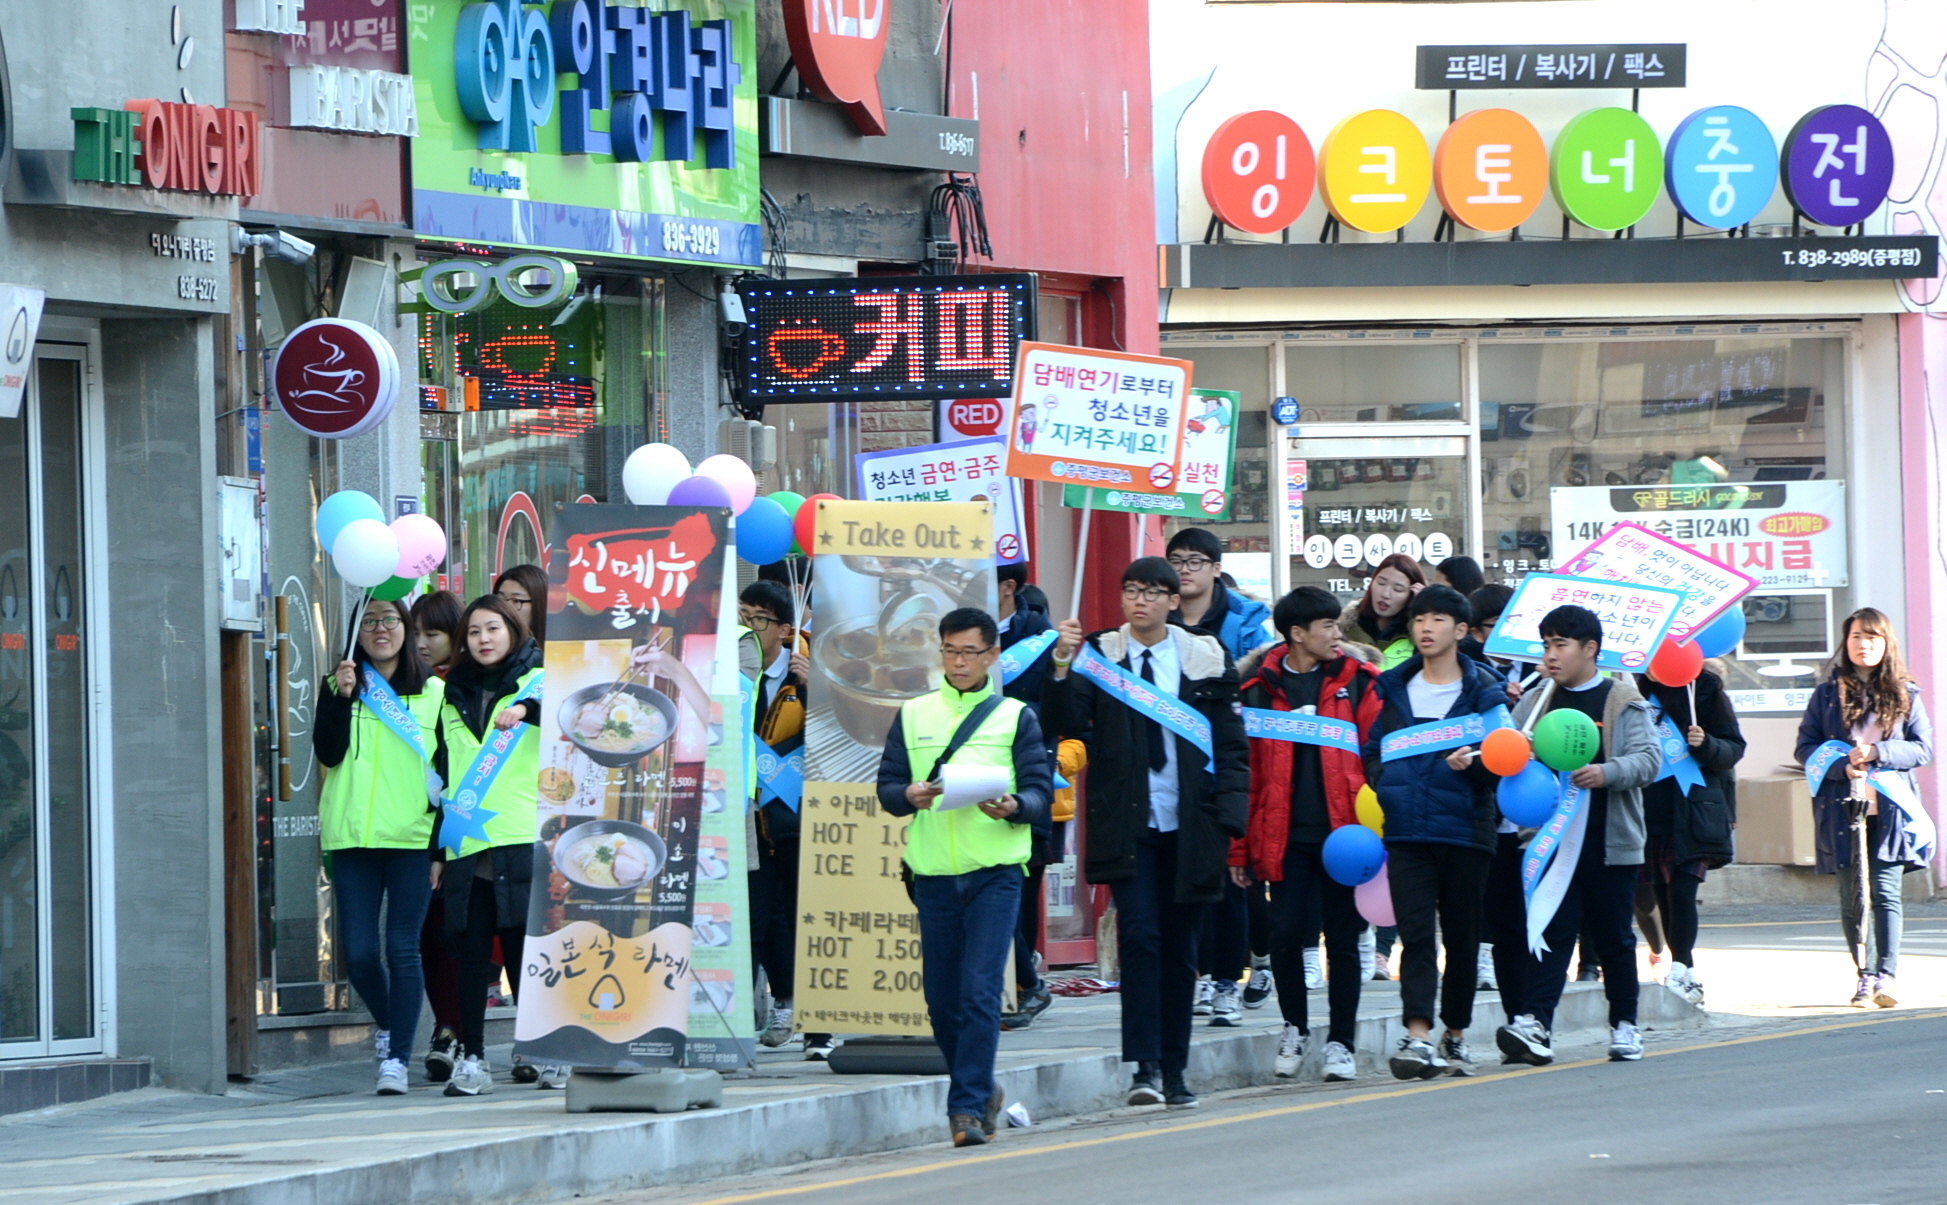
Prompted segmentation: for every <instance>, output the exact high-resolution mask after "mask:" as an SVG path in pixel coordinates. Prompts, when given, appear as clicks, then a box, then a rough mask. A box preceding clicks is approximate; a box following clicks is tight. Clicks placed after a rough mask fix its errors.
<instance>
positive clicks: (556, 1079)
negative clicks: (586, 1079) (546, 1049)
mask: <svg viewBox="0 0 1947 1205" xmlns="http://www.w3.org/2000/svg"><path fill="white" fill-rule="evenodd" d="M534 1086H535V1087H536V1088H565V1087H567V1086H568V1068H566V1067H563V1066H562V1065H561V1064H559V1063H548V1064H546V1065H545V1066H543V1067H542V1068H541V1075H540V1078H538V1079H536V1080H535V1081H534Z"/></svg>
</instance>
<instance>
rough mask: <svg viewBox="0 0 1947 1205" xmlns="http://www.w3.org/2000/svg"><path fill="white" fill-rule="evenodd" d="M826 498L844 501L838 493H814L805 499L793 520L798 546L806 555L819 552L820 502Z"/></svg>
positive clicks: (813, 554) (792, 527)
mask: <svg viewBox="0 0 1947 1205" xmlns="http://www.w3.org/2000/svg"><path fill="white" fill-rule="evenodd" d="M824 499H830V500H831V501H833V502H841V501H843V499H841V498H840V497H839V496H838V495H837V494H813V495H811V496H810V497H809V498H806V499H805V500H804V505H803V506H800V507H799V508H798V513H797V516H796V517H795V518H793V519H792V520H791V530H792V531H793V532H795V533H797V537H798V547H799V548H800V549H801V550H802V551H803V552H804V554H805V555H806V556H816V555H817V554H818V545H817V544H816V543H815V542H814V541H815V537H816V536H817V534H818V503H819V502H820V501H821V500H824Z"/></svg>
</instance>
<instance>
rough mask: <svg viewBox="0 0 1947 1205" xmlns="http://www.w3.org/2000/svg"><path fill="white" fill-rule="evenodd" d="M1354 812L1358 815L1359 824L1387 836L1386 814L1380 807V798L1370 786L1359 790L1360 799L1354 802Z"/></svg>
mask: <svg viewBox="0 0 1947 1205" xmlns="http://www.w3.org/2000/svg"><path fill="white" fill-rule="evenodd" d="M1352 810H1353V811H1354V812H1356V813H1357V814H1358V817H1359V823H1360V824H1363V825H1365V826H1366V827H1367V828H1369V829H1371V830H1372V831H1373V832H1375V833H1378V834H1379V835H1380V836H1382V837H1383V836H1385V835H1386V812H1385V809H1383V808H1381V807H1380V806H1379V796H1378V795H1376V794H1374V793H1373V789H1372V788H1371V787H1370V786H1362V787H1360V788H1359V794H1358V797H1357V798H1355V799H1354V800H1353V801H1352Z"/></svg>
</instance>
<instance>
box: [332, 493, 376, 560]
mask: <svg viewBox="0 0 1947 1205" xmlns="http://www.w3.org/2000/svg"><path fill="white" fill-rule="evenodd" d="M353 519H376V520H377V521H378V522H379V524H380V525H381V526H383V525H384V523H385V508H384V507H382V506H380V505H379V504H378V501H377V499H375V498H373V497H372V495H370V494H364V493H360V492H359V491H357V490H339V491H338V492H337V493H335V494H333V495H331V497H329V498H326V499H325V500H324V501H323V502H320V503H318V547H320V548H322V549H324V550H325V551H326V552H330V551H331V549H332V547H333V546H334V545H335V544H337V543H338V533H339V532H341V531H343V530H345V524H347V523H349V522H351V521H352V520H353Z"/></svg>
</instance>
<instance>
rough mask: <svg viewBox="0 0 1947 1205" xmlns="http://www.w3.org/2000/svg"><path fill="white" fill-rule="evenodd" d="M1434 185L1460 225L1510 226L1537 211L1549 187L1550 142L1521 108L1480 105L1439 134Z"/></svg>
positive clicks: (1489, 228)
mask: <svg viewBox="0 0 1947 1205" xmlns="http://www.w3.org/2000/svg"><path fill="white" fill-rule="evenodd" d="M1433 189H1434V192H1435V193H1436V194H1438V195H1439V197H1440V205H1441V207H1442V208H1444V209H1445V210H1446V211H1447V213H1448V214H1450V215H1451V216H1452V217H1453V219H1454V221H1456V222H1459V223H1460V224H1461V225H1462V226H1466V227H1468V228H1469V229H1472V230H1481V231H1488V232H1493V231H1501V230H1511V229H1513V228H1514V227H1516V226H1519V225H1520V224H1521V223H1523V222H1525V221H1527V220H1528V219H1529V218H1530V217H1532V216H1534V212H1535V207H1536V206H1537V205H1540V204H1541V199H1542V197H1543V196H1545V195H1546V194H1547V192H1548V148H1547V146H1546V145H1544V144H1543V143H1542V141H1541V134H1540V132H1539V131H1537V130H1536V129H1535V126H1534V123H1533V122H1531V121H1529V120H1528V119H1527V118H1525V117H1523V116H1521V114H1519V113H1515V112H1512V111H1511V110H1508V109H1479V110H1476V111H1475V112H1472V113H1468V114H1466V115H1464V116H1463V117H1461V119H1460V120H1459V121H1456V122H1454V123H1453V124H1452V125H1450V126H1448V127H1447V131H1446V133H1444V134H1442V135H1441V136H1440V145H1439V148H1438V149H1437V150H1435V151H1434V153H1433Z"/></svg>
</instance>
